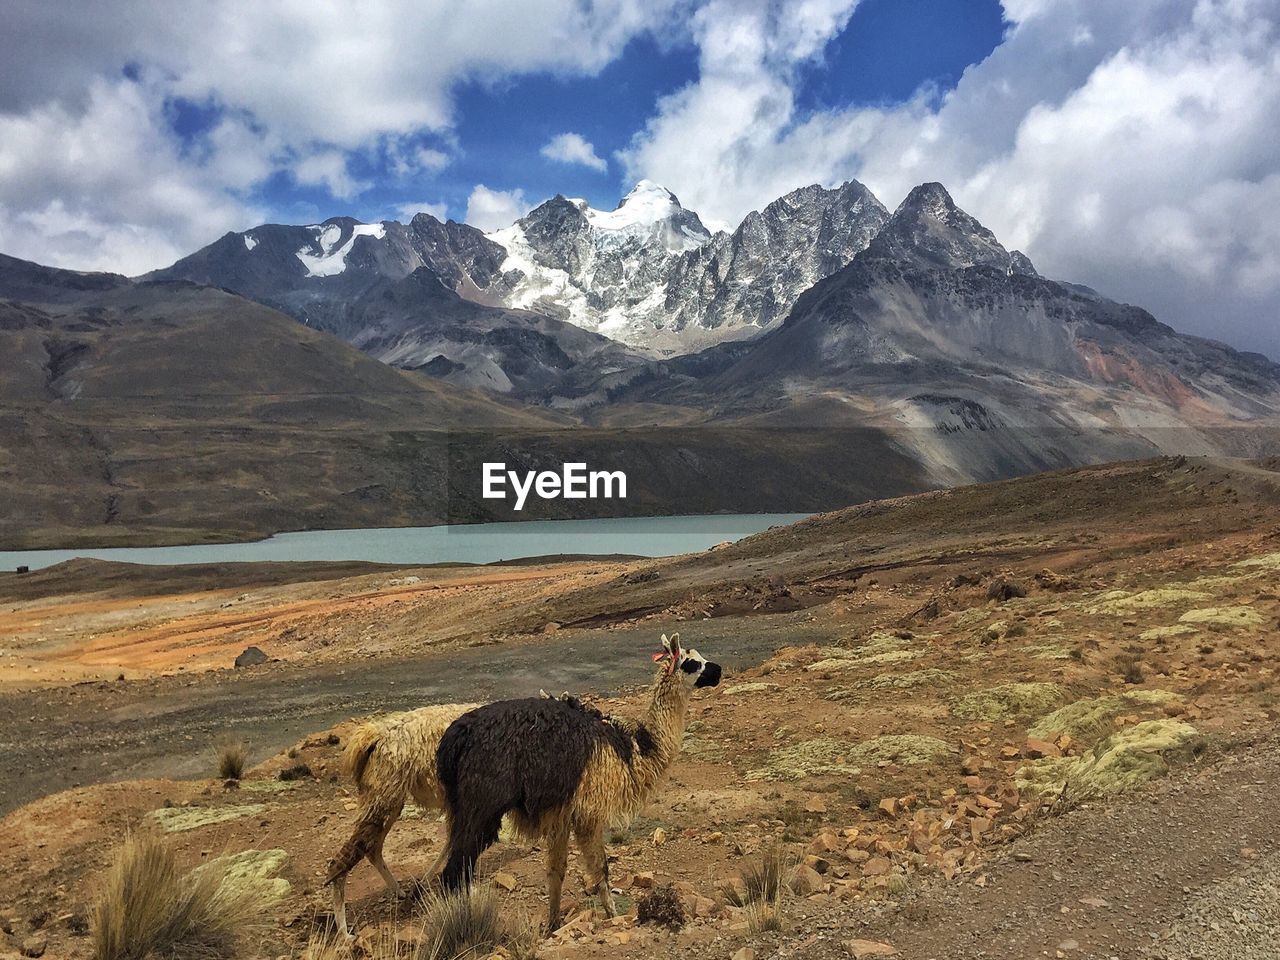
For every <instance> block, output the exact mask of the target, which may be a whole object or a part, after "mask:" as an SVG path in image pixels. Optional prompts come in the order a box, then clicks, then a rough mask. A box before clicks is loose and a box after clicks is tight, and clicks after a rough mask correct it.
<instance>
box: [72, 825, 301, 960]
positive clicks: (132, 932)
mask: <svg viewBox="0 0 1280 960" xmlns="http://www.w3.org/2000/svg"><path fill="white" fill-rule="evenodd" d="M241 866H242V865H238V864H237V863H236V862H235V860H234V859H232V858H219V859H218V860H215V861H211V862H210V863H207V864H204V865H202V866H199V867H196V868H195V869H194V870H191V871H190V872H188V873H185V874H183V873H181V872H180V871H179V868H178V864H177V858H176V857H175V856H174V853H173V849H172V848H171V847H170V846H169V845H168V844H167V843H165V842H164V840H162V839H160V838H159V837H151V836H137V837H131V838H129V839H128V840H126V841H125V842H124V844H123V846H121V847H120V849H119V850H118V851H117V852H116V856H115V861H114V862H113V863H112V865H111V869H110V871H109V872H108V874H107V878H106V881H105V883H104V884H103V887H102V890H101V892H100V893H99V894H98V899H97V901H96V902H95V903H94V906H93V914H92V918H91V923H90V927H91V930H92V933H93V956H94V958H95V960H141V958H142V957H145V956H149V955H151V954H161V955H163V954H174V953H178V952H186V953H198V954H200V955H201V956H206V957H230V956H234V955H235V954H236V941H237V940H238V939H239V937H240V936H241V935H242V934H244V933H246V932H248V931H249V930H250V929H252V928H253V927H254V926H255V925H257V924H258V923H260V922H261V921H262V918H263V915H264V914H265V913H266V912H267V911H269V910H270V909H271V908H272V907H274V906H275V904H276V903H277V902H279V900H280V898H281V897H282V896H283V895H284V890H285V889H287V884H284V881H281V880H278V879H275V878H272V877H269V876H266V875H264V874H263V873H261V872H256V871H253V870H245V869H241V868H239V867H241Z"/></svg>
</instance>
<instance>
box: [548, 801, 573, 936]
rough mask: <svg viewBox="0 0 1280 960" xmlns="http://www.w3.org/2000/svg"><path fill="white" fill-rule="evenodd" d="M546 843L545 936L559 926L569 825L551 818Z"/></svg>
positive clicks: (566, 863)
mask: <svg viewBox="0 0 1280 960" xmlns="http://www.w3.org/2000/svg"><path fill="white" fill-rule="evenodd" d="M546 841H547V898H548V900H549V901H550V902H549V903H548V904H547V936H551V934H553V933H555V932H556V928H557V927H559V926H560V891H561V889H562V888H563V887H564V874H565V870H566V869H567V868H568V865H569V825H568V824H567V823H565V822H564V819H563V818H560V817H556V818H553V819H552V821H551V824H550V826H549V828H548V830H547V832H546Z"/></svg>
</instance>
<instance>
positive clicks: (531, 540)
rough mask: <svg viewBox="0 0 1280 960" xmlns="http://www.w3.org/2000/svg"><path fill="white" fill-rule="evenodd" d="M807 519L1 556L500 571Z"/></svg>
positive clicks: (562, 525)
mask: <svg viewBox="0 0 1280 960" xmlns="http://www.w3.org/2000/svg"><path fill="white" fill-rule="evenodd" d="M805 516H806V514H803V513H751V514H727V515H718V514H717V515H714V516H697V517H625V518H619V519H608V520H528V521H524V522H521V523H476V524H463V525H457V526H439V527H376V528H373V529H367V530H309V531H306V532H304V533H281V534H277V535H276V536H274V537H271V538H269V539H267V540H258V541H255V542H253V543H209V544H194V545H191V546H181V547H111V548H104V549H101V550H95V549H92V548H85V549H81V550H0V570H12V569H13V568H14V567H17V566H21V565H26V566H28V567H30V568H31V569H32V570H37V569H39V568H40V567H47V566H51V565H52V564H55V563H62V562H63V561H66V560H71V559H74V558H76V557H94V558H97V559H100V560H119V561H122V562H125V563H156V564H171V563H236V562H243V561H265V560H273V561H279V560H365V561H370V562H373V563H397V564H405V565H409V564H419V563H421V564H426V563H492V562H494V561H495V560H518V559H520V558H521V557H540V556H546V555H548V554H556V553H565V554H568V553H582V554H596V555H602V554H612V553H629V554H637V555H639V556H645V557H667V556H672V555H674V554H677V553H693V552H695V551H698V550H705V549H706V548H707V547H712V546H715V545H716V544H717V543H723V542H724V541H726V540H740V539H742V538H743V537H747V536H750V535H751V534H753V533H760V532H761V531H762V530H767V529H769V528H770V527H774V526H780V525H783V524H788V523H795V522H796V521H797V520H801V519H803V518H804V517H805Z"/></svg>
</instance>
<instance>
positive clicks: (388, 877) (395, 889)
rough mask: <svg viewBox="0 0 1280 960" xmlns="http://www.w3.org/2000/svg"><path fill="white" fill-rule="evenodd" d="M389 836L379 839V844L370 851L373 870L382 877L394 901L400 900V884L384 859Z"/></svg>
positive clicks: (383, 835)
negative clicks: (384, 850)
mask: <svg viewBox="0 0 1280 960" xmlns="http://www.w3.org/2000/svg"><path fill="white" fill-rule="evenodd" d="M386 839H387V835H386V833H385V832H384V833H383V834H382V836H381V837H379V838H378V842H377V843H376V844H374V846H373V848H372V849H370V851H369V862H370V863H372V864H373V868H374V869H375V870H377V871H378V873H380V874H381V875H382V882H383V883H385V884H386V885H387V892H388V893H389V894H391V896H392V898H393V899H396V900H399V899H400V884H399V883H398V882H397V881H396V876H395V874H394V873H392V872H391V868H390V867H388V866H387V861H386V860H384V859H382V845H383V843H384V842H385V841H386Z"/></svg>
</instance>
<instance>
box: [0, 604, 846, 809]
mask: <svg viewBox="0 0 1280 960" xmlns="http://www.w3.org/2000/svg"><path fill="white" fill-rule="evenodd" d="M681 629H682V632H683V635H684V637H685V639H686V641H687V642H691V643H692V644H695V645H697V646H698V647H700V648H701V649H703V650H705V651H706V652H707V654H708V655H713V656H715V657H716V658H717V659H718V660H720V661H721V662H722V663H723V664H724V665H725V667H726V668H727V669H728V670H734V669H742V668H744V667H747V666H749V665H752V664H755V663H758V662H760V661H761V660H764V659H766V658H767V657H768V656H769V655H770V654H772V653H773V651H774V650H775V649H777V648H778V647H780V646H783V645H785V644H795V643H798V642H799V643H803V642H809V640H810V638H812V640H813V641H818V640H821V639H822V638H823V636H824V634H823V633H822V628H820V627H819V626H818V625H816V624H810V623H809V622H808V618H807V617H806V616H805V615H804V614H803V613H798V614H787V615H780V616H775V617H753V618H751V619H750V621H744V620H741V619H738V618H729V617H725V618H720V619H717V620H713V621H706V622H704V623H701V624H697V625H692V626H690V625H684V626H683V627H682V628H681ZM657 636H658V635H657V633H656V632H655V630H654V629H653V628H651V627H646V628H643V629H640V628H631V629H625V630H581V631H562V632H560V633H558V634H555V635H553V636H550V637H548V638H546V639H543V640H539V641H536V642H523V643H510V644H503V645H492V646H482V647H471V648H467V649H463V650H454V651H441V652H439V653H430V654H426V655H422V656H418V657H415V658H413V659H410V660H386V659H380V660H368V661H365V662H359V661H357V662H355V663H351V664H349V665H346V666H341V667H335V666H333V665H328V664H326V665H321V666H318V667H306V666H299V665H297V664H296V663H294V664H271V665H267V666H264V667H261V668H257V669H255V670H252V671H248V672H246V671H234V672H233V671H220V672H215V673H207V674H203V675H200V676H193V677H190V678H186V677H176V676H173V677H162V678H157V679H153V680H144V681H135V682H127V683H86V684H79V685H76V686H72V687H61V688H53V689H50V688H46V689H35V690H25V691H16V692H9V693H3V694H0V730H3V732H4V737H5V740H4V742H0V815H3V814H5V813H8V812H9V811H10V810H13V809H14V808H15V807H18V806H20V805H22V804H23V803H27V802H29V801H31V800H33V799H35V798H37V797H40V796H43V795H45V794H48V793H52V792H55V791H58V790H62V789H66V788H67V787H71V786H76V785H84V784H91V783H102V782H105V781H110V780H124V779H135V778H142V777H196V776H207V775H208V773H209V769H210V765H211V763H212V758H211V750H212V747H213V744H214V741H215V740H216V739H217V738H218V737H219V736H221V735H223V734H235V735H237V736H239V735H243V736H246V737H248V738H249V739H250V740H251V744H252V754H253V757H255V758H257V757H263V756H269V755H271V754H273V753H275V752H277V751H278V750H280V749H281V748H282V747H284V746H286V745H287V744H289V743H291V742H293V741H294V740H296V739H297V738H298V737H299V736H301V735H303V734H306V733H308V732H311V731H314V730H319V729H323V728H325V727H327V726H330V725H332V724H334V723H337V722H339V721H341V720H344V719H346V718H348V717H351V716H358V715H362V714H367V713H373V712H377V711H380V710H394V709H403V708H405V707H409V706H415V705H420V704H424V703H447V702H450V701H467V700H486V699H499V698H502V697H515V696H531V695H536V694H537V692H538V690H539V689H540V688H545V689H547V690H551V691H556V692H558V691H560V690H565V689H568V690H573V691H574V692H576V693H588V692H592V693H606V692H610V691H613V690H616V689H618V688H619V687H622V686H623V685H626V684H633V683H643V682H646V681H647V679H648V677H649V674H650V672H651V670H652V664H651V662H650V660H649V654H650V653H651V652H652V651H653V650H655V649H657Z"/></svg>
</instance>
